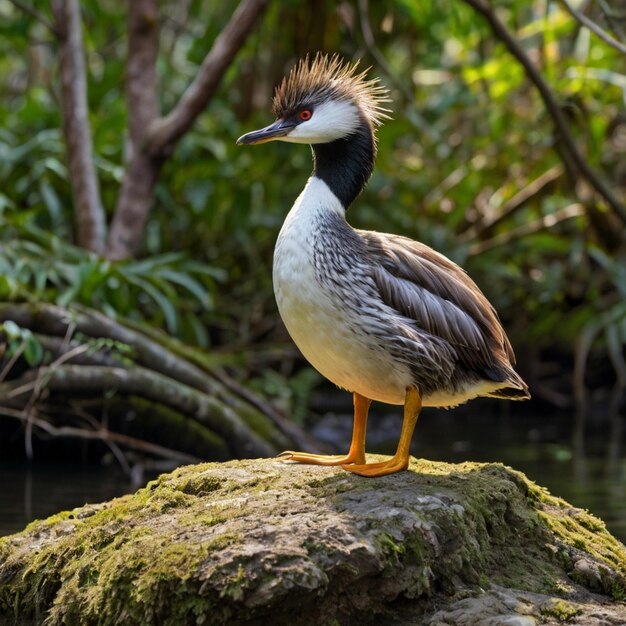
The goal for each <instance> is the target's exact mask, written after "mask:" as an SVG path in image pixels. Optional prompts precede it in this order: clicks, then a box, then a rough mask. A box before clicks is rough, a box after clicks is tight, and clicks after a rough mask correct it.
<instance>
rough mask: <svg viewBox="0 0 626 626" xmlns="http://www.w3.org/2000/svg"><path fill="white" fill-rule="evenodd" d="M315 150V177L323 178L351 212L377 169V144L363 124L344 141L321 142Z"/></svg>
mask: <svg viewBox="0 0 626 626" xmlns="http://www.w3.org/2000/svg"><path fill="white" fill-rule="evenodd" d="M312 148H313V175H314V176H317V177H318V178H321V179H322V180H323V181H324V182H325V183H326V184H327V185H328V186H329V187H330V190H331V191H332V192H333V193H334V194H335V195H336V196H337V198H339V200H340V201H341V203H342V204H343V206H344V207H345V208H346V209H347V208H348V207H349V206H350V204H351V203H352V201H353V200H354V199H355V198H356V197H357V196H358V195H359V194H360V193H361V191H362V189H363V187H365V183H367V180H368V179H369V177H370V175H371V173H372V169H373V168H374V159H375V158H376V145H375V142H374V136H373V133H372V129H371V128H370V126H369V125H368V124H367V123H366V122H365V121H363V124H361V125H360V126H359V127H358V129H357V130H356V132H354V133H353V134H352V135H350V136H349V137H346V138H344V139H336V140H335V141H331V142H330V143H318V144H314V145H313V146H312Z"/></svg>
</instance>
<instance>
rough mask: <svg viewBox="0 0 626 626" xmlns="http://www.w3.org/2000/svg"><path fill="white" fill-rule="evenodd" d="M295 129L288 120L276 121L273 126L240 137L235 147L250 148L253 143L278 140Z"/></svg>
mask: <svg viewBox="0 0 626 626" xmlns="http://www.w3.org/2000/svg"><path fill="white" fill-rule="evenodd" d="M295 127H296V125H295V124H294V123H293V122H290V121H288V120H276V121H275V122H274V123H273V124H270V125H269V126H266V127H265V128H261V130H253V131H252V132H251V133H246V134H245V135H242V136H241V137H239V139H237V145H241V144H243V145H246V146H250V145H252V144H255V143H265V142H266V141H272V140H273V139H279V138H280V137H284V136H285V135H288V134H289V132H290V131H291V130H292V129H294V128H295Z"/></svg>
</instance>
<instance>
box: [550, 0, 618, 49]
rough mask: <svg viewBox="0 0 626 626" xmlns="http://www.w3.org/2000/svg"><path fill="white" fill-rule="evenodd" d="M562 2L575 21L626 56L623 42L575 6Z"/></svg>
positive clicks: (565, 0) (562, 0)
mask: <svg viewBox="0 0 626 626" xmlns="http://www.w3.org/2000/svg"><path fill="white" fill-rule="evenodd" d="M561 2H562V3H563V6H564V7H565V8H566V9H567V11H568V13H569V14H570V15H571V16H572V17H573V18H574V19H576V20H577V21H578V22H580V23H581V24H582V25H583V26H585V27H586V28H588V29H589V30H590V31H591V32H592V33H595V34H596V35H597V36H598V37H600V39H602V41H604V42H605V43H608V44H609V46H612V47H613V48H615V49H616V50H619V51H620V52H621V53H622V54H626V46H625V45H624V44H623V43H622V42H621V41H618V40H617V39H615V37H612V36H611V35H609V33H607V32H606V31H605V30H603V29H602V28H601V27H600V26H599V25H598V24H596V23H595V22H594V21H593V20H591V19H589V18H588V17H587V16H586V15H585V14H584V13H581V12H580V11H578V10H577V9H575V8H574V7H573V6H571V5H570V3H569V2H568V1H567V0H561Z"/></svg>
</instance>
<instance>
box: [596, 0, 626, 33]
mask: <svg viewBox="0 0 626 626" xmlns="http://www.w3.org/2000/svg"><path fill="white" fill-rule="evenodd" d="M598 4H599V5H600V10H601V11H602V14H603V15H604V19H605V20H606V21H607V24H608V25H609V26H610V27H611V28H612V29H613V32H614V33H615V34H617V35H619V36H620V37H621V38H622V39H624V38H626V33H625V32H624V29H623V28H622V26H621V24H620V23H619V22H618V20H624V19H626V13H624V12H623V11H622V13H621V15H617V12H616V11H614V10H613V8H612V7H610V6H609V4H608V3H607V2H606V0H598Z"/></svg>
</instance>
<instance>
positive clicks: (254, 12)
mask: <svg viewBox="0 0 626 626" xmlns="http://www.w3.org/2000/svg"><path fill="white" fill-rule="evenodd" d="M268 3H269V0H242V1H241V3H240V4H239V6H238V7H237V9H236V11H235V12H234V13H233V15H232V17H231V18H230V21H229V22H228V24H227V25H226V27H225V28H224V30H222V32H221V33H220V34H219V36H218V37H217V39H216V40H215V43H214V44H213V47H212V48H211V51H210V52H209V53H208V54H207V56H206V57H205V58H204V61H203V62H202V65H201V67H200V71H199V72H198V75H197V76H196V78H195V80H194V81H193V82H192V83H191V84H190V85H189V87H188V88H187V90H186V91H185V93H184V94H183V95H182V97H181V98H180V100H179V101H178V104H176V106H175V107H174V108H173V109H172V110H171V111H170V112H169V113H168V114H167V115H166V116H165V117H164V118H162V119H160V120H158V121H156V122H155V123H154V124H153V125H152V127H151V128H150V131H149V136H148V144H147V149H148V151H149V152H150V153H151V154H153V155H157V154H162V155H164V156H169V155H170V154H171V153H172V150H173V149H174V146H175V145H176V143H177V142H178V140H179V139H180V138H181V137H182V136H183V135H184V134H185V133H186V132H187V131H188V130H189V129H190V128H191V126H192V125H193V123H194V122H195V120H196V119H197V117H198V116H199V115H200V113H202V111H203V110H204V109H205V107H206V105H207V104H208V102H209V100H210V99H211V97H212V96H213V94H214V93H215V90H216V89H217V86H218V85H219V82H220V80H221V79H222V76H223V75H224V72H225V71H226V69H227V68H228V66H229V65H230V64H231V62H232V60H233V58H234V57H235V54H237V52H238V51H239V49H240V48H241V46H242V45H243V43H244V41H245V40H246V37H247V36H248V35H249V33H250V31H251V30H252V28H253V27H254V25H255V24H256V22H257V20H258V19H259V17H260V16H261V15H262V13H263V12H264V11H265V9H266V8H267V5H268Z"/></svg>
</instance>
